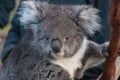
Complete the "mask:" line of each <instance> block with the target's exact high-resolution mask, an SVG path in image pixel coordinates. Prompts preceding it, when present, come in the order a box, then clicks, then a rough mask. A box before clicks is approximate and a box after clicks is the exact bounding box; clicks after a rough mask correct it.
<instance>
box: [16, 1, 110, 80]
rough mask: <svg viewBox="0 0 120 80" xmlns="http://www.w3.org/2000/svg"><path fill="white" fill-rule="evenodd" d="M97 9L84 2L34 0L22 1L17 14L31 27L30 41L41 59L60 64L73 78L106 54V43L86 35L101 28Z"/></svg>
mask: <svg viewBox="0 0 120 80" xmlns="http://www.w3.org/2000/svg"><path fill="white" fill-rule="evenodd" d="M98 12H99V11H98V10H97V9H95V8H93V7H91V6H87V5H58V4H48V3H47V2H41V1H35V0H34V1H23V2H22V3H21V6H20V10H19V11H18V14H19V15H20V18H19V19H20V21H21V22H22V23H24V24H25V25H26V27H27V28H31V29H32V32H31V34H29V35H32V36H33V37H31V38H32V39H31V41H30V42H29V44H30V45H35V47H34V48H36V50H37V51H38V52H39V51H40V53H41V54H40V55H42V57H43V59H45V60H48V61H50V62H51V63H53V64H56V65H59V66H61V67H62V68H64V70H66V71H67V72H68V73H69V75H70V78H71V79H74V78H81V77H82V74H83V72H84V70H85V69H87V68H88V67H90V66H91V65H93V64H95V63H96V62H97V61H96V60H101V59H103V58H105V56H106V55H107V53H105V52H104V51H105V50H106V49H107V45H108V43H104V44H101V45H99V44H97V43H95V42H93V41H90V40H88V39H87V37H88V36H92V35H94V33H95V31H99V30H100V28H101V25H100V24H99V22H100V18H99V16H98ZM27 43H28V42H27V41H26V44H27ZM31 49H32V48H31ZM34 54H35V53H34ZM16 55H17V54H16ZM23 55H25V54H23ZM27 55H29V54H27ZM19 60H20V59H19ZM36 60H37V59H36ZM92 60H93V61H92ZM95 61H96V62H95Z"/></svg>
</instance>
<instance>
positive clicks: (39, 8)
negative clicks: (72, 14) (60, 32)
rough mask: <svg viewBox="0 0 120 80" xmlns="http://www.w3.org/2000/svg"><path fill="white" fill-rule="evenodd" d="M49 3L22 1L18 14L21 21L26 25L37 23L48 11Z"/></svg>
mask: <svg viewBox="0 0 120 80" xmlns="http://www.w3.org/2000/svg"><path fill="white" fill-rule="evenodd" d="M46 10H47V3H46V2H41V1H34V0H33V1H22V3H21V4H20V7H19V11H18V12H17V14H19V15H20V18H19V19H20V22H22V23H24V24H25V25H27V24H29V23H37V22H38V21H40V20H41V19H42V18H43V17H44V16H45V13H46Z"/></svg>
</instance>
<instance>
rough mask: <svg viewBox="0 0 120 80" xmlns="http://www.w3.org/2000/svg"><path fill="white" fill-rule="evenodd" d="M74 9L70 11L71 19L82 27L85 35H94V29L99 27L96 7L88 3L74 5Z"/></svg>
mask: <svg viewBox="0 0 120 80" xmlns="http://www.w3.org/2000/svg"><path fill="white" fill-rule="evenodd" d="M74 9H75V11H73V13H72V19H73V20H74V21H75V23H76V24H77V25H79V26H80V27H82V29H83V31H84V32H85V33H86V34H87V35H90V36H92V35H94V33H95V31H99V30H100V28H101V25H100V17H99V16H98V12H99V10H98V9H95V8H93V7H92V6H90V5H81V6H75V7H74Z"/></svg>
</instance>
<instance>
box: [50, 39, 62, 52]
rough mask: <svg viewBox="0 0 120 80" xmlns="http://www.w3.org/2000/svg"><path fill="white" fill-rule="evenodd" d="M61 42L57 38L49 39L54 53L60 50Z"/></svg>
mask: <svg viewBox="0 0 120 80" xmlns="http://www.w3.org/2000/svg"><path fill="white" fill-rule="evenodd" d="M61 47H62V44H61V42H60V40H59V39H53V40H52V41H51V48H52V51H53V52H54V53H59V52H60V50H61Z"/></svg>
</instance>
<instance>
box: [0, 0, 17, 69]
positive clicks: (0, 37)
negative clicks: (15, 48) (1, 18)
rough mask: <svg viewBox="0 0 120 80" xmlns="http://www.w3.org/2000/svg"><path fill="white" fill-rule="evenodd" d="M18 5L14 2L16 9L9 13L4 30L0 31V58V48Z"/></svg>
mask: <svg viewBox="0 0 120 80" xmlns="http://www.w3.org/2000/svg"><path fill="white" fill-rule="evenodd" d="M18 4H19V0H16V7H15V9H13V10H12V11H11V13H10V17H9V22H8V23H7V25H6V27H5V28H3V29H0V58H1V52H2V48H3V45H4V42H5V39H6V36H7V34H8V31H9V29H10V28H11V24H10V23H11V20H12V18H13V16H14V13H15V11H16V9H17V6H18ZM1 66H2V63H1V59H0V67H1Z"/></svg>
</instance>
